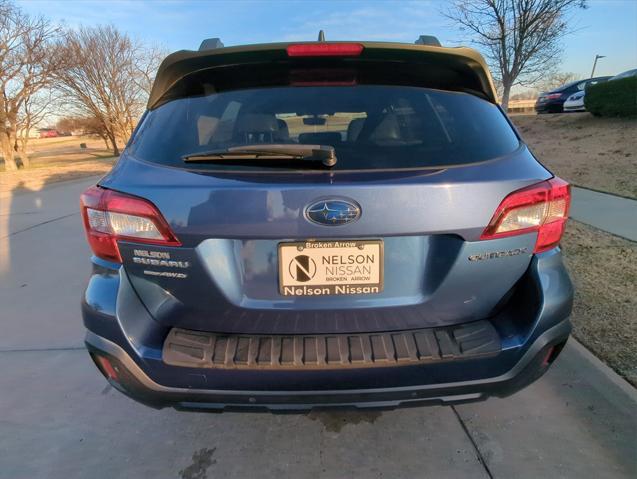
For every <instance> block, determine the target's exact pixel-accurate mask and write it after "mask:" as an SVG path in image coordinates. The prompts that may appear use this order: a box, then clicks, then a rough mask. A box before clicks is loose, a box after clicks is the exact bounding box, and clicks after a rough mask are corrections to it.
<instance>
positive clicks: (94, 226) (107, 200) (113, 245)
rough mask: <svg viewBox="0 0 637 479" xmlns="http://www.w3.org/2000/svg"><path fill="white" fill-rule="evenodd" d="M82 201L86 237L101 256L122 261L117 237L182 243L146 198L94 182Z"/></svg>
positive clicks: (170, 243)
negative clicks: (99, 185) (106, 187)
mask: <svg viewBox="0 0 637 479" xmlns="http://www.w3.org/2000/svg"><path fill="white" fill-rule="evenodd" d="M80 205H81V209H82V220H83V222H84V229H85V231H86V238H87V240H88V243H89V246H90V247H91V249H92V250H93V253H94V254H95V256H98V257H99V258H102V259H105V260H107V261H114V262H116V263H121V262H122V257H121V255H120V253H119V248H118V246H117V241H118V240H124V241H131V242H137V243H146V244H156V245H164V246H180V245H181V243H180V242H179V240H178V239H177V238H176V237H175V235H174V234H173V232H172V230H171V229H170V226H169V225H168V223H167V222H166V220H165V219H164V217H163V216H162V214H161V213H160V212H159V210H158V209H157V208H156V207H155V205H153V204H152V203H151V202H150V201H148V200H145V199H143V198H139V197H137V196H132V195H127V194H124V193H119V192H117V191H113V190H107V189H104V188H100V187H97V186H92V187H90V188H89V189H87V190H86V191H85V192H84V193H82V196H81V198H80Z"/></svg>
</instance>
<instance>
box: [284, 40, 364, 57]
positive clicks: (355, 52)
mask: <svg viewBox="0 0 637 479" xmlns="http://www.w3.org/2000/svg"><path fill="white" fill-rule="evenodd" d="M362 51H363V45H361V44H360V43H297V44H295V45H289V46H288V48H287V52H288V56H289V57H357V56H359V55H360V54H361V52H362Z"/></svg>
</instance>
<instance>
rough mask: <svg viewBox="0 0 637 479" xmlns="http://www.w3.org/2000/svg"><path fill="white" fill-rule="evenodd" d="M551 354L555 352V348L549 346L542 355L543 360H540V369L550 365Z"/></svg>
mask: <svg viewBox="0 0 637 479" xmlns="http://www.w3.org/2000/svg"><path fill="white" fill-rule="evenodd" d="M553 352H555V346H551V347H550V348H549V349H548V350H547V351H546V354H545V355H544V359H543V360H542V367H546V366H548V365H549V364H551V359H552V358H551V356H553Z"/></svg>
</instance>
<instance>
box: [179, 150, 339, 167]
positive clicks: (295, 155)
mask: <svg viewBox="0 0 637 479" xmlns="http://www.w3.org/2000/svg"><path fill="white" fill-rule="evenodd" d="M182 159H183V160H184V161H185V162H186V163H199V162H228V161H229V162H231V163H240V160H248V162H250V160H261V161H262V160H287V161H289V160H301V161H320V162H321V163H322V164H323V165H324V166H328V167H330V168H331V167H332V166H334V165H335V164H336V153H335V151H334V147H333V146H329V145H297V144H294V145H289V144H263V145H244V146H233V147H230V148H223V149H219V150H211V151H204V152H197V153H191V154H189V155H184V156H183V157H182Z"/></svg>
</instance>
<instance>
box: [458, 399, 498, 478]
mask: <svg viewBox="0 0 637 479" xmlns="http://www.w3.org/2000/svg"><path fill="white" fill-rule="evenodd" d="M451 410H452V411H453V413H454V414H455V415H456V419H458V422H459V423H460V427H462V430H463V431H464V433H465V434H466V435H467V438H469V441H470V442H471V445H472V446H473V450H474V451H475V453H476V456H477V458H478V461H479V462H480V464H482V467H483V468H484V472H486V473H487V476H489V479H493V474H492V473H491V470H490V469H489V466H488V465H487V461H486V459H485V458H484V456H483V455H482V452H481V451H480V448H479V447H478V445H477V444H476V442H475V440H474V439H473V436H472V435H471V433H470V432H469V429H468V428H467V425H466V424H465V422H464V421H463V420H462V418H461V417H460V414H458V411H457V410H456V407H455V406H451Z"/></svg>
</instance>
